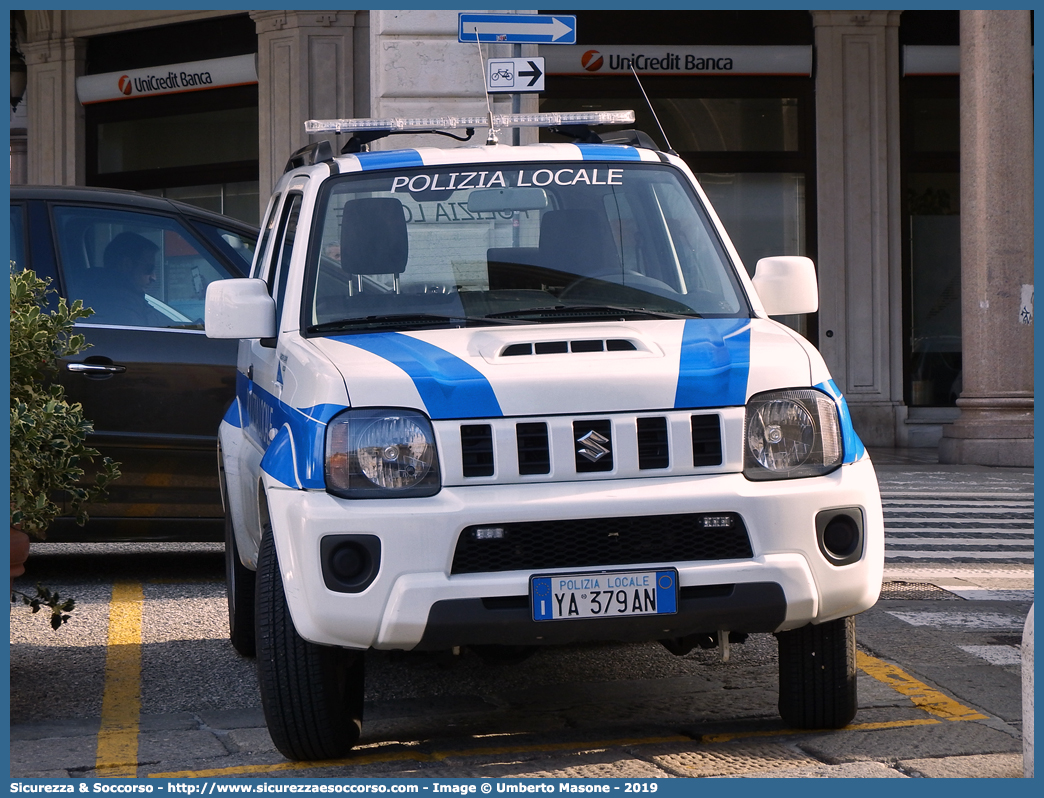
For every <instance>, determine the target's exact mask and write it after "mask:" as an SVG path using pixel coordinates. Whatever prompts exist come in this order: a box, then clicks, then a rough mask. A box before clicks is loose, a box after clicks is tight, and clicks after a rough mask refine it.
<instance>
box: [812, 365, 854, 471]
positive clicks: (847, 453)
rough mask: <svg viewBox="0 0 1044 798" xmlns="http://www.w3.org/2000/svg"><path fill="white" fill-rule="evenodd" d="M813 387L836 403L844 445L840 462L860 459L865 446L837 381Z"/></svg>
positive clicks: (851, 461)
mask: <svg viewBox="0 0 1044 798" xmlns="http://www.w3.org/2000/svg"><path fill="white" fill-rule="evenodd" d="M815 387H816V388H818V389H819V390H821V391H822V392H823V393H825V394H829V395H830V398H831V399H833V400H834V403H835V404H836V405H837V414H838V417H839V418H840V420H841V441H842V445H843V447H844V459H843V460H842V462H844V463H854V462H856V461H857V460H862V459H863V455H865V454H866V447H865V446H864V445H863V441H862V440H860V438H859V435H857V434H856V431H855V427H854V426H853V425H852V414H851V412H850V411H849V409H848V402H846V401H845V397H844V394H842V393H841V389H840V388H838V387H837V383H836V382H834V381H833V380H827V381H826V382H821V383H819V385H816V386H815Z"/></svg>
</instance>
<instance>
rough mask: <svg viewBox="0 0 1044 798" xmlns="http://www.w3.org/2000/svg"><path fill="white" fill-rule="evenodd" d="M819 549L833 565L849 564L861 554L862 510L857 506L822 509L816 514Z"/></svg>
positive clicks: (855, 560)
mask: <svg viewBox="0 0 1044 798" xmlns="http://www.w3.org/2000/svg"><path fill="white" fill-rule="evenodd" d="M816 537H817V539H818V541H819V550H820V551H821V552H822V553H823V556H824V557H826V558H827V560H828V561H829V562H830V563H831V564H833V565H849V564H850V563H854V562H857V561H858V560H859V559H860V558H861V557H862V556H863V511H862V510H861V509H860V508H858V507H843V508H839V509H837V510H824V511H823V512H821V513H819V515H817V516H816Z"/></svg>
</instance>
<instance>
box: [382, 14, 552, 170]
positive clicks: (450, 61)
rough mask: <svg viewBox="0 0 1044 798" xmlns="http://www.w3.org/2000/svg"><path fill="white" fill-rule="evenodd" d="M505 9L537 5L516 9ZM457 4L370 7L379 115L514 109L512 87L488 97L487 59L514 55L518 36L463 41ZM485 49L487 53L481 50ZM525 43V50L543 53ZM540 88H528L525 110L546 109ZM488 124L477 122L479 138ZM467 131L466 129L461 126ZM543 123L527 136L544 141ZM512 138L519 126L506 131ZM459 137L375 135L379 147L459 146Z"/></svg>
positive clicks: (526, 138) (526, 140) (527, 130)
mask: <svg viewBox="0 0 1044 798" xmlns="http://www.w3.org/2000/svg"><path fill="white" fill-rule="evenodd" d="M497 13H534V12H529V11H511V12H497ZM457 14H458V12H457V11H435V10H431V11H429V10H413V11H377V10H374V11H371V12H370V31H371V33H370V42H371V44H370V63H371V67H370V98H371V99H370V105H371V114H372V115H373V116H375V117H399V116H407V117H418V116H419V117H428V116H485V115H486V114H487V113H488V110H489V108H490V107H492V110H493V113H495V114H509V113H511V95H510V94H494V95H492V96H491V97H490V99H489V105H487V100H486V94H485V74H484V70H483V63H484V61H486V60H488V59H489V58H491V57H509V56H511V55H512V53H513V45H511V44H482V46H481V51H480V48H479V45H478V44H477V43H471V42H467V43H464V42H459V41H457V35H458V30H457V22H458V18H457ZM480 52H481V55H480ZM536 54H537V49H536V45H523V47H522V55H524V56H525V55H534V56H535V55H536ZM538 102H539V100H538V96H537V95H535V94H530V95H523V96H522V101H521V110H522V111H523V112H525V113H532V112H535V111H537V110H538V107H539V106H538ZM487 131H488V128H486V127H482V128H476V129H475V137H474V139H472V141H471V142H470V143H471V144H472V145H474V144H476V143H479V144H481V143H482V142H484V141H485V140H486V136H487ZM457 132H461V131H457ZM537 136H538V131H537V130H536V129H535V128H523V130H522V143H523V144H526V143H533V142H536V140H537ZM500 141H501V143H504V144H509V143H511V141H512V131H510V130H503V131H501V132H500ZM452 146H456V145H455V144H454V142H453V141H452V140H451V139H448V138H445V137H435V136H431V135H417V136H409V135H404V136H395V137H389V138H386V139H381V140H379V141H376V142H374V144H373V149H375V150H384V149H393V148H395V149H397V148H400V147H452Z"/></svg>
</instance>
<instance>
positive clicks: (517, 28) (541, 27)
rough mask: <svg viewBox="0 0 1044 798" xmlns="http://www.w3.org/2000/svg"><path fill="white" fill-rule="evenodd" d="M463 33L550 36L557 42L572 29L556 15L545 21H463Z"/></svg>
mask: <svg viewBox="0 0 1044 798" xmlns="http://www.w3.org/2000/svg"><path fill="white" fill-rule="evenodd" d="M464 32H465V33H478V34H479V35H486V36H496V35H497V34H498V33H499V34H504V35H506V36H509V35H511V34H514V35H516V36H550V37H551V41H553V42H557V41H558V40H559V39H561V38H562V37H563V36H567V35H569V34H570V33H572V32H573V29H572V28H570V27H569V26H568V25H566V24H565V23H564V22H562V20H560V19H558V18H557V17H555V18H553V19H552V20H551V24H548V23H546V22H465V23H464Z"/></svg>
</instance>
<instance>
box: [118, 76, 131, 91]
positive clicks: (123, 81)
mask: <svg viewBox="0 0 1044 798" xmlns="http://www.w3.org/2000/svg"><path fill="white" fill-rule="evenodd" d="M119 86H120V91H121V92H123V93H124V94H130V93H131V79H130V77H129V76H127V75H123V76H122V77H121V78H120V82H119Z"/></svg>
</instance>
